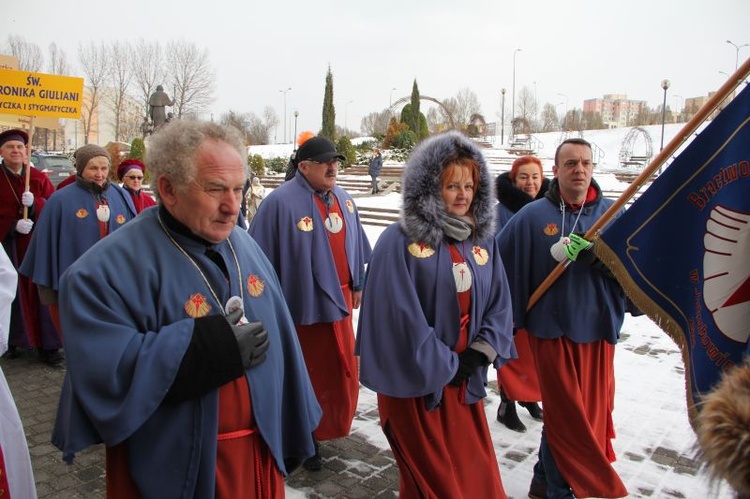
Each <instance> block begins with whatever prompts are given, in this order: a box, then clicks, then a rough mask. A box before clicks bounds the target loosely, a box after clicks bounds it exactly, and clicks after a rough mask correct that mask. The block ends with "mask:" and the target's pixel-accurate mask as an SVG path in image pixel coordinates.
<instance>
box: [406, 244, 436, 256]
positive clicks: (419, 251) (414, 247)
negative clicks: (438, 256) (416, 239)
mask: <svg viewBox="0 0 750 499" xmlns="http://www.w3.org/2000/svg"><path fill="white" fill-rule="evenodd" d="M407 249H408V250H409V253H411V255H412V256H416V257H417V258H429V257H431V256H432V255H434V254H435V250H434V249H432V248H430V246H429V245H427V244H425V243H411V244H410V245H409V247H408V248H407Z"/></svg>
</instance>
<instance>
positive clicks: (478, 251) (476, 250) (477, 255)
mask: <svg viewBox="0 0 750 499" xmlns="http://www.w3.org/2000/svg"><path fill="white" fill-rule="evenodd" d="M471 254H472V255H474V261H475V262H477V264H479V265H484V264H486V263H487V262H488V261H489V259H490V255H489V253H487V250H486V249H484V248H482V247H481V246H474V247H473V248H471Z"/></svg>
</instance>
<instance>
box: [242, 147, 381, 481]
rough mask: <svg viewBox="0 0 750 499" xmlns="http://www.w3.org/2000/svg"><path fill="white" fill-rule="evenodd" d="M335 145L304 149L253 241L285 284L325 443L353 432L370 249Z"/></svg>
mask: <svg viewBox="0 0 750 499" xmlns="http://www.w3.org/2000/svg"><path fill="white" fill-rule="evenodd" d="M343 159H345V158H344V156H343V155H342V154H339V153H338V152H337V151H336V147H335V146H334V145H333V142H331V141H330V140H328V139H326V138H324V137H312V138H310V139H308V140H307V141H306V142H305V143H304V144H302V145H301V146H300V147H299V149H297V165H298V166H297V167H298V174H297V175H295V176H294V178H292V179H291V180H289V181H287V182H284V183H283V184H282V185H280V186H279V187H277V188H276V189H274V191H273V192H272V193H271V194H269V195H268V196H267V197H266V199H265V200H264V201H263V204H261V205H260V207H259V208H258V212H257V213H256V215H255V217H254V218H253V221H252V223H251V225H250V229H249V232H250V235H251V236H253V238H254V239H255V240H256V241H257V242H258V244H259V245H260V247H261V248H262V249H263V251H264V252H265V254H266V256H268V259H269V260H271V263H272V264H273V266H274V268H275V269H276V272H277V274H278V276H279V280H280V281H281V287H282V289H283V290H284V297H285V298H286V302H287V305H288V306H289V310H290V311H291V313H292V319H293V320H294V325H295V328H296V330H297V336H298V337H299V340H300V345H301V346H302V353H303V355H304V357H305V363H306V364H307V370H308V372H309V374H310V379H311V381H312V385H313V389H314V390H315V395H316V396H317V398H318V402H319V403H320V405H321V407H322V409H323V419H322V420H321V422H320V425H319V426H318V428H317V429H316V430H315V432H314V436H315V439H316V455H315V456H313V457H312V458H310V459H308V460H307V461H305V463H304V464H303V466H304V467H305V468H306V469H308V470H311V471H317V470H319V469H320V468H321V466H322V460H321V458H320V454H319V453H317V447H318V445H317V441H320V440H330V439H333V438H339V437H343V436H346V435H348V434H349V430H350V428H351V423H352V420H353V419H354V412H355V410H356V408H357V398H358V395H359V369H358V363H357V359H356V357H355V356H354V331H353V328H352V309H353V308H359V302H360V299H361V296H362V283H363V282H364V269H365V263H367V261H368V260H369V258H370V252H371V250H370V243H369V242H368V240H367V236H366V235H365V232H364V230H363V228H362V223H361V221H360V219H359V213H358V212H357V208H356V206H355V205H354V201H353V200H352V198H351V196H350V195H349V194H348V193H347V192H346V191H345V190H344V189H342V188H341V187H339V186H337V185H336V177H337V175H338V170H339V166H340V164H341V161H342V160H343Z"/></svg>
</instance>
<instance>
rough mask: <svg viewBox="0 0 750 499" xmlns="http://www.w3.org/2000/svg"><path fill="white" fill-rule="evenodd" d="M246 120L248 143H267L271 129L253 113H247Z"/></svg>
mask: <svg viewBox="0 0 750 499" xmlns="http://www.w3.org/2000/svg"><path fill="white" fill-rule="evenodd" d="M247 121H248V125H247V126H248V132H249V137H248V142H249V144H248V145H256V144H268V143H269V142H270V140H269V139H270V135H271V133H270V132H271V129H270V128H268V127H267V126H266V124H265V123H264V122H263V120H261V119H260V118H258V117H257V116H256V115H255V114H254V113H249V114H248V115H247Z"/></svg>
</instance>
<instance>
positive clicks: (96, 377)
mask: <svg viewBox="0 0 750 499" xmlns="http://www.w3.org/2000/svg"><path fill="white" fill-rule="evenodd" d="M158 213H159V210H158V209H150V210H145V211H143V212H142V213H141V214H140V215H139V216H138V217H137V218H136V219H135V220H134V221H133V222H131V223H129V224H128V225H127V226H126V227H124V228H123V229H122V230H118V231H117V232H116V233H114V234H112V235H110V236H108V237H106V238H105V239H103V240H102V242H101V243H100V244H97V245H96V246H95V247H94V248H92V249H91V250H90V251H89V252H87V253H86V254H85V255H84V256H82V257H81V258H80V259H79V260H78V261H77V262H76V263H74V264H73V265H72V266H71V267H70V268H69V269H68V271H67V272H66V273H65V274H64V275H63V277H62V281H61V286H60V316H61V319H62V326H63V330H64V342H65V353H66V356H67V364H68V372H67V373H66V377H65V381H64V386H63V392H62V394H61V399H60V407H59V409H58V415H57V421H56V425H55V430H54V433H53V443H54V444H55V445H56V446H57V447H58V448H60V449H61V450H63V452H64V453H66V454H70V453H74V452H78V451H80V450H81V449H84V448H86V447H88V446H90V445H93V444H96V443H98V442H104V443H105V444H106V445H107V446H114V445H117V444H120V443H122V442H126V443H127V446H128V451H129V454H130V471H131V474H132V476H133V478H134V480H135V481H136V483H137V484H138V485H139V487H140V489H141V490H143V491H149V495H150V496H152V497H183V496H186V497H213V494H214V490H215V488H214V487H215V474H216V470H215V457H216V445H217V443H216V442H217V440H216V439H217V421H218V420H217V418H218V390H214V391H212V392H209V393H208V394H206V395H204V396H202V397H200V398H198V399H193V400H188V401H186V402H182V403H165V402H164V398H165V395H166V394H167V391H168V390H169V388H170V386H171V385H172V382H173V380H174V378H175V376H176V374H177V371H178V368H179V366H180V363H181V361H182V358H183V355H184V354H185V351H186V349H187V348H188V345H189V344H190V339H191V336H192V332H193V326H194V319H193V318H191V317H190V316H189V315H188V309H189V308H190V303H191V301H192V299H193V298H194V297H195V294H196V293H199V294H200V295H202V297H203V298H205V300H206V303H207V304H208V306H209V307H210V309H209V310H206V311H205V313H206V315H211V314H217V313H223V312H222V310H221V308H222V307H223V305H224V304H225V303H226V300H227V299H228V298H229V297H230V296H243V297H244V306H245V315H246V317H247V318H248V320H250V321H255V320H259V321H262V322H263V325H264V326H265V327H266V329H267V330H268V337H269V340H270V347H269V349H268V353H267V359H266V361H265V362H263V363H262V364H260V365H258V366H256V367H254V368H252V369H249V370H247V371H246V377H247V381H248V384H249V386H250V392H251V398H252V408H253V413H254V416H255V419H256V422H257V425H258V428H259V430H260V434H261V436H262V437H263V439H264V440H265V442H266V443H267V444H268V447H269V448H270V451H271V454H272V455H273V457H274V459H275V461H276V464H277V465H278V467H279V469H280V470H281V471H282V472H284V473H286V468H285V465H284V459H287V458H298V459H304V458H305V457H309V456H310V455H312V454H313V453H314V448H313V442H312V436H311V433H312V431H313V430H314V429H315V427H316V426H317V424H318V421H319V419H320V416H321V410H320V407H319V406H318V404H317V402H316V400H315V395H314V393H313V390H312V386H311V384H310V381H309V378H308V375H307V370H306V368H305V364H304V360H303V357H302V354H301V350H300V347H299V343H298V341H297V336H296V334H295V330H294V325H293V323H292V321H291V317H290V316H289V312H288V311H287V308H286V305H285V303H284V298H283V296H282V294H281V289H280V287H279V283H278V280H277V279H276V275H275V273H274V270H273V268H272V267H271V265H270V264H269V262H268V260H267V259H266V258H265V256H264V255H263V252H262V251H260V249H259V248H258V246H257V245H256V244H255V243H254V242H253V241H252V239H251V238H250V237H249V236H248V235H247V233H246V232H245V231H244V230H242V229H240V228H235V230H234V231H233V232H232V234H231V236H230V238H229V240H230V241H231V243H232V245H233V247H234V250H235V252H236V253H237V257H238V261H239V265H240V268H241V272H240V273H241V276H242V281H241V282H238V279H239V276H238V274H237V270H236V263H235V259H234V256H233V255H232V253H231V251H230V248H229V243H227V242H226V241H225V242H223V243H221V244H218V245H216V246H214V249H215V250H216V251H217V252H218V253H219V254H220V255H221V256H222V257H223V258H224V261H225V263H226V266H227V269H228V271H229V272H228V273H229V283H227V280H226V279H225V277H224V275H223V274H222V272H221V270H219V268H218V266H216V265H215V264H214V263H213V262H211V261H210V260H209V259H208V257H206V256H205V249H206V247H205V246H204V245H202V244H201V243H199V242H197V241H195V240H193V239H190V238H187V237H184V236H181V235H179V234H175V233H173V232H170V235H171V236H172V237H173V238H174V240H175V241H177V242H178V243H179V244H180V245H181V246H182V247H183V249H184V250H185V251H186V252H187V253H188V254H190V255H191V256H192V258H193V259H194V260H195V261H196V262H197V263H198V265H199V266H200V267H201V269H202V270H203V272H204V274H205V275H206V278H207V279H208V281H209V282H211V283H212V286H213V289H214V291H215V292H216V294H217V295H218V297H219V300H220V301H221V302H222V303H221V304H217V303H216V302H215V300H214V299H213V298H212V294H211V292H210V290H209V288H208V286H207V285H206V284H205V282H204V280H203V279H202V278H201V276H200V274H199V273H198V271H197V269H195V267H193V265H192V264H191V263H190V262H189V260H188V259H187V257H186V256H185V255H184V254H183V253H181V252H180V251H179V250H178V248H177V247H176V246H175V245H174V244H173V243H172V242H171V241H170V239H169V238H168V236H167V233H166V232H165V231H164V230H163V229H162V227H161V225H160V224H159V221H158ZM254 295H257V296H254Z"/></svg>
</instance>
